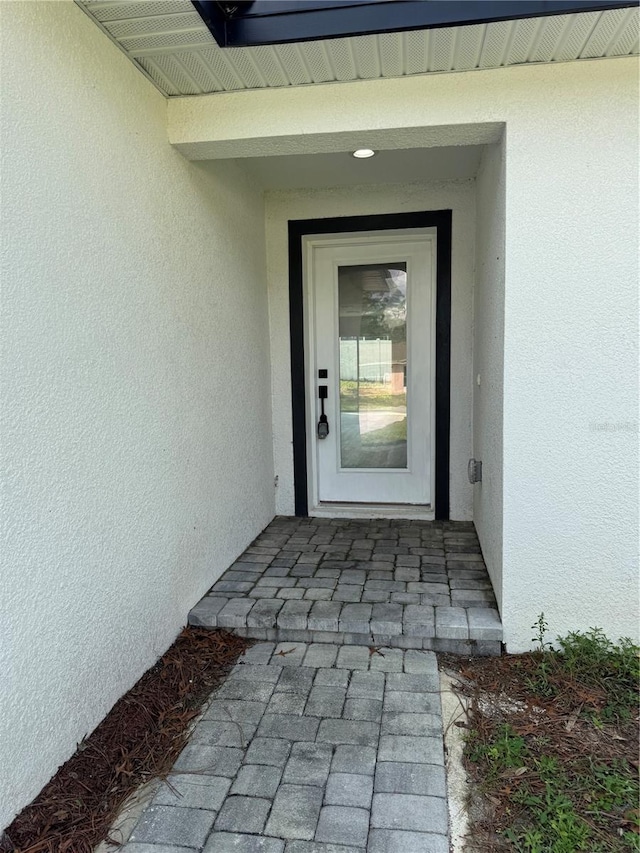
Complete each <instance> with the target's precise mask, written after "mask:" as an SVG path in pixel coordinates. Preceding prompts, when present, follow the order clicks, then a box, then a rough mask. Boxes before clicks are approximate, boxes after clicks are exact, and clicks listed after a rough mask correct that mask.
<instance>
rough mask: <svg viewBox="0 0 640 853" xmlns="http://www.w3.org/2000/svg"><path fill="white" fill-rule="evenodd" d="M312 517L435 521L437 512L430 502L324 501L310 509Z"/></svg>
mask: <svg viewBox="0 0 640 853" xmlns="http://www.w3.org/2000/svg"><path fill="white" fill-rule="evenodd" d="M309 515H310V516H311V517H312V518H414V519H416V520H418V521H433V520H434V519H435V512H434V509H433V507H432V506H431V505H430V504H374V503H366V504H356V503H337V502H336V503H333V502H328V501H327V502H322V503H319V504H318V505H317V506H314V507H311V508H310V509H309Z"/></svg>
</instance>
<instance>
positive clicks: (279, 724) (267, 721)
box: [258, 687, 332, 740]
mask: <svg viewBox="0 0 640 853" xmlns="http://www.w3.org/2000/svg"><path fill="white" fill-rule="evenodd" d="M320 689H327V690H331V689H332V688H330V687H328V688H320ZM319 724H320V722H319V720H316V719H314V718H313V717H306V716H305V717H300V716H297V715H295V714H265V715H264V717H263V718H262V720H261V722H260V725H259V727H258V736H259V737H272V738H286V739H287V740H314V739H315V736H316V732H317V731H318V726H319Z"/></svg>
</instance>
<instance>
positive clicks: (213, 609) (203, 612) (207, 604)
mask: <svg viewBox="0 0 640 853" xmlns="http://www.w3.org/2000/svg"><path fill="white" fill-rule="evenodd" d="M228 601H229V599H228V598H220V597H218V596H213V595H205V597H204V598H202V599H200V601H199V602H198V603H197V604H196V606H195V607H193V608H192V609H191V612H190V613H189V624H190V625H204V626H205V627H207V628H213V627H215V626H216V625H217V624H218V622H217V616H218V613H220V611H221V610H222V608H223V607H224V606H225V605H226V604H227V602H228Z"/></svg>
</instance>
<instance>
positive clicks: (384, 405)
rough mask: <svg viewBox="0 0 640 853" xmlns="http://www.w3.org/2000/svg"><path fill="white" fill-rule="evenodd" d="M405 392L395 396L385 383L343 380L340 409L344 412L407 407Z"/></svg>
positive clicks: (341, 383)
mask: <svg viewBox="0 0 640 853" xmlns="http://www.w3.org/2000/svg"><path fill="white" fill-rule="evenodd" d="M406 404H407V395H406V393H404V391H403V392H402V393H400V394H393V393H392V392H391V386H390V385H388V384H386V383H385V382H364V381H362V382H360V384H358V383H357V382H355V381H354V380H351V379H343V380H341V382H340V409H341V411H343V412H362V411H365V412H366V411H377V410H378V409H393V408H396V407H398V406H406Z"/></svg>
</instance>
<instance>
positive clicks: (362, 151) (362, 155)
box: [352, 148, 376, 160]
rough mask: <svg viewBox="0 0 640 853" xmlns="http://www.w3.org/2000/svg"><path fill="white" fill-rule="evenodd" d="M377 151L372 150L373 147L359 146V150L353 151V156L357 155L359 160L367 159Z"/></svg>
mask: <svg viewBox="0 0 640 853" xmlns="http://www.w3.org/2000/svg"><path fill="white" fill-rule="evenodd" d="M375 153H376V152H375V151H372V150H371V148H358V149H357V151H354V152H353V155H352V156H353V157H357V158H358V160H366V159H367V158H368V157H373V155H374V154H375Z"/></svg>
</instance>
